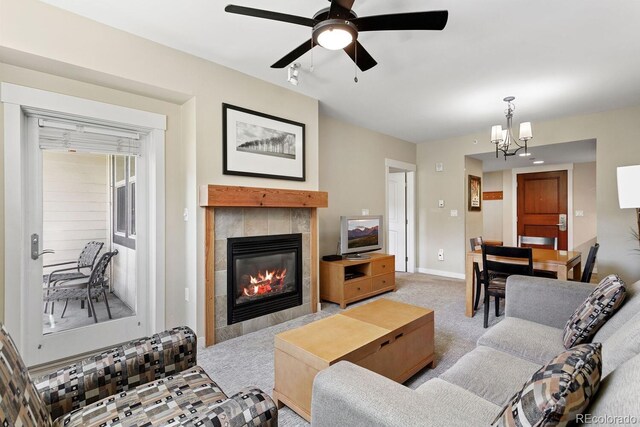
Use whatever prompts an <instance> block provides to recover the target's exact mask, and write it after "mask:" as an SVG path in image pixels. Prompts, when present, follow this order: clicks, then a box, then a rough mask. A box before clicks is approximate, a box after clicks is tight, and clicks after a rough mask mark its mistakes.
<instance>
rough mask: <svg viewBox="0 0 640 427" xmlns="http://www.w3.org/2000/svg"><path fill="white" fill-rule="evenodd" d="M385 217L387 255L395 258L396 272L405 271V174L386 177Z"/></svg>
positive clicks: (398, 173) (396, 173)
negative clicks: (386, 200) (387, 220)
mask: <svg viewBox="0 0 640 427" xmlns="http://www.w3.org/2000/svg"><path fill="white" fill-rule="evenodd" d="M388 178H389V179H388V181H387V182H388V185H389V188H388V197H389V199H388V200H389V206H388V207H387V210H388V212H387V217H388V219H389V246H388V247H389V253H390V254H392V255H395V257H396V271H402V272H406V271H407V193H406V173H405V172H390V173H389V177H388Z"/></svg>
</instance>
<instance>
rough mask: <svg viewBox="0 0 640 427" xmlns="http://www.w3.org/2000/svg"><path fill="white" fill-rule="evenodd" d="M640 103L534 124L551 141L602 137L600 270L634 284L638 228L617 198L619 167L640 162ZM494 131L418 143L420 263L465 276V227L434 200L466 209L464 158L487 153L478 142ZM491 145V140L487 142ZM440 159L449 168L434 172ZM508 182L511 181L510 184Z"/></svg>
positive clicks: (538, 136) (507, 196) (539, 137)
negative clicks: (441, 255) (442, 253)
mask: <svg viewBox="0 0 640 427" xmlns="http://www.w3.org/2000/svg"><path fill="white" fill-rule="evenodd" d="M639 118H640V107H631V108H625V109H619V110H613V111H606V112H602V113H595V114H587V115H580V116H573V117H564V118H558V119H556V120H549V121H545V122H535V123H533V128H534V129H535V139H534V140H533V141H532V144H533V145H532V146H535V144H536V141H544V143H545V144H555V143H562V142H565V141H580V140H586V139H593V138H595V139H596V140H597V144H598V150H597V154H596V213H597V220H596V221H597V232H598V241H599V243H600V245H601V246H600V252H599V253H598V270H599V272H600V274H609V273H618V274H620V275H621V276H622V278H623V279H624V280H625V281H629V282H633V281H635V280H637V279H638V278H639V277H640V270H639V269H638V254H637V253H636V252H635V251H634V249H635V248H636V247H637V242H634V241H633V240H632V239H631V238H630V235H629V230H630V227H635V226H636V221H635V212H634V210H633V209H620V208H619V205H618V198H617V185H616V167H618V166H625V165H633V164H639V163H640V144H638V143H637V142H636V136H637V135H638V133H640V120H638V119H639ZM487 132H488V130H486V129H483V130H480V131H478V132H476V133H474V134H471V135H465V136H460V137H455V138H450V139H446V140H441V141H430V142H426V143H423V144H419V145H418V155H417V156H418V171H419V173H418V179H419V183H418V185H419V188H420V191H419V192H418V194H419V201H418V203H419V212H420V223H419V227H420V228H419V236H420V237H421V238H420V252H419V263H420V264H419V265H420V267H422V268H433V269H436V268H438V267H440V265H442V264H444V265H442V267H440V268H439V269H441V270H445V271H449V272H453V273H458V274H463V272H464V258H465V257H464V254H465V249H466V247H467V243H466V242H465V241H464V237H465V235H464V233H465V232H464V227H463V226H462V224H461V223H459V222H457V221H454V220H453V219H451V218H449V217H443V216H442V215H440V214H439V213H438V212H437V209H436V211H435V212H434V208H433V206H434V204H436V203H437V200H438V199H440V198H445V196H448V197H447V198H448V199H450V200H451V201H452V203H453V206H450V208H451V209H459V210H462V209H463V206H464V205H463V203H466V201H465V200H464V194H463V189H464V183H463V180H464V179H465V173H464V156H465V155H468V154H479V152H481V151H486V149H483V148H482V147H481V146H480V144H474V143H473V141H474V140H476V139H477V140H479V141H486V140H487V139H488V137H487ZM487 144H488V143H487ZM435 162H444V164H445V169H444V172H441V173H437V172H435V171H434V168H433V165H434V164H435ZM503 179H504V181H503V182H504V183H505V184H506V185H504V187H503V188H504V203H503V207H504V211H505V212H507V211H509V212H510V209H511V208H512V204H511V197H512V195H511V184H510V183H511V179H510V172H507V171H506V172H505V173H504V175H503ZM507 183H508V184H507ZM510 236H511V231H510V230H509V232H508V233H507V232H503V240H504V243H505V244H507V245H509V244H513V242H511V237H510ZM441 245H445V246H447V247H449V248H450V250H449V253H450V254H451V256H449V257H448V258H447V257H445V262H444V263H438V261H437V257H436V251H435V250H434V248H438V247H442V246H441Z"/></svg>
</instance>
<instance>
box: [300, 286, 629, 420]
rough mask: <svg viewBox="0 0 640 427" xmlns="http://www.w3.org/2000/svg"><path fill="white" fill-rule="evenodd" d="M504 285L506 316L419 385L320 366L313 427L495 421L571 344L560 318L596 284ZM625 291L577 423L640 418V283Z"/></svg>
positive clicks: (601, 334)
mask: <svg viewBox="0 0 640 427" xmlns="http://www.w3.org/2000/svg"><path fill="white" fill-rule="evenodd" d="M506 289H507V291H506V302H505V304H506V305H505V318H504V319H503V320H501V321H500V322H499V323H497V324H496V325H495V326H493V327H492V328H490V329H489V330H488V331H487V332H486V333H485V334H484V335H482V336H481V337H480V338H479V339H478V342H477V346H476V348H475V349H474V350H473V351H471V352H469V353H467V354H466V355H464V356H463V357H461V358H460V359H459V360H458V361H457V362H456V363H455V364H454V365H453V366H452V367H451V368H449V369H448V370H447V371H446V372H444V373H443V374H442V375H440V377H439V378H433V379H431V380H429V381H427V382H425V383H424V384H422V385H421V386H419V387H418V388H417V389H415V390H412V389H409V388H407V387H405V386H403V385H401V384H398V383H396V382H394V381H391V380H389V379H387V378H385V377H382V376H380V375H378V374H376V373H373V372H371V371H368V370H366V369H364V368H361V367H359V366H356V365H354V364H351V363H349V362H344V361H342V362H339V363H337V364H335V365H334V366H332V367H330V368H328V369H326V370H324V371H322V372H320V373H319V374H318V375H317V376H316V378H315V380H314V383H313V394H312V405H311V408H312V410H311V419H312V426H314V427H325V426H326V427H335V426H338V425H348V426H363V427H364V426H367V427H371V426H443V427H444V426H447V427H448V426H453V425H460V426H488V425H490V424H491V423H492V421H493V420H494V419H495V418H496V416H497V415H498V414H499V413H500V412H501V410H502V407H503V406H504V405H505V404H506V403H507V402H508V400H509V399H510V398H511V397H512V396H513V395H514V394H515V393H516V392H518V391H519V390H520V389H521V388H522V386H523V384H524V383H525V382H526V381H527V380H528V379H529V378H530V377H531V375H532V374H533V373H534V372H536V371H537V370H538V369H539V368H540V367H541V366H542V365H544V364H545V363H547V362H549V361H550V360H551V359H552V358H553V357H554V356H556V355H558V354H560V353H561V352H563V351H564V350H565V348H564V345H563V340H562V335H563V328H564V325H565V324H566V322H567V320H568V319H569V317H570V316H571V315H572V314H573V312H574V311H575V309H576V308H577V307H578V306H579V305H580V304H581V303H582V302H583V301H584V300H585V298H586V297H587V296H588V295H589V294H590V293H591V291H592V290H593V289H594V287H593V285H590V284H587V283H579V282H568V281H560V280H554V279H544V278H537V277H525V276H511V277H509V279H508V281H507V287H506ZM626 290H627V297H626V299H625V302H624V304H623V305H622V307H621V308H620V309H619V310H618V311H617V312H616V313H615V314H614V315H613V316H612V317H611V318H610V319H609V320H608V321H607V323H605V324H604V326H603V327H602V328H601V329H599V331H598V332H597V334H596V335H595V336H594V338H593V340H592V342H600V343H601V344H602V380H601V383H600V388H599V390H598V393H597V394H596V396H595V399H593V400H592V401H591V403H590V406H589V407H588V408H587V411H586V413H585V414H589V415H588V416H585V417H581V418H579V419H578V420H577V421H578V423H577V424H578V425H590V424H589V423H593V422H594V421H595V423H597V424H600V425H611V424H622V425H624V424H625V423H627V424H632V423H633V424H635V423H640V355H639V354H640V281H638V282H636V283H634V284H632V285H627V286H626ZM436 338H437V337H436ZM612 417H627V418H616V419H614V418H612ZM634 417H635V418H634ZM580 421H583V423H581V422H580ZM591 425H593V424H591Z"/></svg>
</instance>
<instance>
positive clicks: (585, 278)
mask: <svg viewBox="0 0 640 427" xmlns="http://www.w3.org/2000/svg"><path fill="white" fill-rule="evenodd" d="M598 249H600V243H596V244H595V245H593V246H591V249H589V256H587V262H586V264H585V265H584V271H583V272H582V278H581V279H580V281H581V282H584V283H589V282H591V275H592V273H593V267H594V266H595V264H596V256H597V255H598ZM574 280H575V279H574Z"/></svg>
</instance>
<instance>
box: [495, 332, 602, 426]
mask: <svg viewBox="0 0 640 427" xmlns="http://www.w3.org/2000/svg"><path fill="white" fill-rule="evenodd" d="M601 351H602V344H600V343H594V344H582V345H579V346H576V347H574V348H572V349H570V350H566V351H564V352H563V353H561V354H559V355H558V356H556V357H554V358H553V359H552V360H551V361H550V362H549V363H547V364H546V365H544V366H543V367H542V368H540V369H539V370H538V371H537V372H536V373H535V374H533V376H532V377H531V378H530V379H529V381H527V382H526V383H525V384H524V386H523V387H522V390H520V391H519V392H517V393H516V394H515V395H514V396H513V397H512V398H511V399H510V401H509V403H507V405H506V406H505V408H504V409H503V410H502V412H501V413H500V415H498V417H497V418H496V419H495V420H494V421H493V423H492V424H491V425H492V426H507V427H515V426H517V427H529V426H565V425H567V424H568V423H570V422H571V421H574V420H575V419H576V417H577V416H578V415H579V414H581V413H582V412H583V411H584V410H585V409H586V408H587V406H588V405H589V402H590V401H591V400H592V398H593V396H594V395H595V394H596V392H597V391H598V387H599V385H600V374H601V371H602V355H601Z"/></svg>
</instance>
